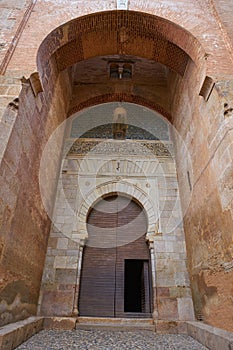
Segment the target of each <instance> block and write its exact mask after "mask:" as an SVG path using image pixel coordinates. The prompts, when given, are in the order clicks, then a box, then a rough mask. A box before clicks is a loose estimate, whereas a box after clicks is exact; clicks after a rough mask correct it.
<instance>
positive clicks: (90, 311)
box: [79, 195, 152, 317]
mask: <svg viewBox="0 0 233 350" xmlns="http://www.w3.org/2000/svg"><path fill="white" fill-rule="evenodd" d="M87 225H88V234H89V238H88V242H87V245H86V247H85V248H84V254H83V261H82V273H81V281H80V282H81V283H80V290H79V314H80V316H92V317H148V316H150V315H151V310H152V305H151V303H152V302H151V301H152V298H151V272H150V254H149V248H148V245H147V243H146V241H145V234H146V229H147V220H146V217H145V214H144V211H143V210H142V208H141V207H140V206H139V205H138V204H137V203H136V202H134V201H132V200H130V199H129V198H127V197H123V196H118V195H112V196H109V197H107V198H103V199H102V200H101V201H100V202H98V203H97V204H96V205H95V207H94V208H93V209H92V210H91V212H90V214H89V217H88V223H87Z"/></svg>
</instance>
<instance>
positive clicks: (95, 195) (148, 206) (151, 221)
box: [77, 181, 158, 240]
mask: <svg viewBox="0 0 233 350" xmlns="http://www.w3.org/2000/svg"><path fill="white" fill-rule="evenodd" d="M111 193H118V194H122V195H126V196H130V197H131V198H133V199H136V201H137V202H138V203H139V204H140V205H141V206H142V207H143V208H144V210H145V214H146V216H147V221H148V222H147V224H148V225H147V235H146V238H147V239H148V240H149V238H150V236H151V235H152V234H154V233H155V232H157V230H158V224H157V222H158V216H157V215H156V213H155V209H154V207H153V204H152V202H151V200H150V198H149V196H148V195H147V194H146V193H145V192H144V191H143V190H142V189H140V188H138V187H137V186H135V185H133V184H130V183H128V182H124V181H121V182H108V183H105V184H102V185H101V186H98V187H96V188H95V189H94V190H93V191H91V192H90V193H88V194H87V195H86V197H85V199H84V200H83V202H82V204H81V207H80V209H79V212H78V214H77V219H78V228H79V234H81V236H82V237H83V238H84V239H86V238H88V232H87V216H88V214H89V211H90V209H91V208H93V207H94V205H95V204H96V203H97V202H98V201H99V200H100V199H101V198H103V196H105V195H108V194H111Z"/></svg>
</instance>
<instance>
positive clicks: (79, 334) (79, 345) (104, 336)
mask: <svg viewBox="0 0 233 350" xmlns="http://www.w3.org/2000/svg"><path fill="white" fill-rule="evenodd" d="M25 349H27V350H42V349H43V350H53V349H56V350H73V349H78V350H112V349H119V350H123V349H127V350H205V349H207V348H206V347H204V346H202V345H201V344H200V343H198V342H197V341H195V340H194V339H193V338H191V337H189V336H187V335H180V334H179V335H173V334H168V335H161V334H155V333H153V332H148V331H144V332H143V331H140V332H119V331H113V332H111V331H99V330H74V331H60V330H59V331H56V330H49V331H41V332H40V333H38V334H36V335H35V336H33V337H32V338H30V339H29V340H28V341H26V342H25V343H24V344H22V345H20V346H19V347H17V350H25Z"/></svg>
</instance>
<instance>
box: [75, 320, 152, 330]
mask: <svg viewBox="0 0 233 350" xmlns="http://www.w3.org/2000/svg"><path fill="white" fill-rule="evenodd" d="M76 329H84V330H94V329H95V330H109V331H128V332H129V331H135V330H143V331H151V332H154V331H155V325H154V321H153V319H152V318H144V319H143V318H108V317H106V318H105V317H101V318H99V317H78V319H77V323H76Z"/></svg>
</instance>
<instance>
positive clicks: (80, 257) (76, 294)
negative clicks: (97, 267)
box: [72, 239, 86, 316]
mask: <svg viewBox="0 0 233 350" xmlns="http://www.w3.org/2000/svg"><path fill="white" fill-rule="evenodd" d="M85 242H86V239H82V240H81V241H80V246H79V254H78V263H77V275H76V284H75V291H74V304H73V312H72V316H78V314H79V311H78V297H79V288H80V277H81V271H82V260H83V249H84V246H85Z"/></svg>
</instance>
